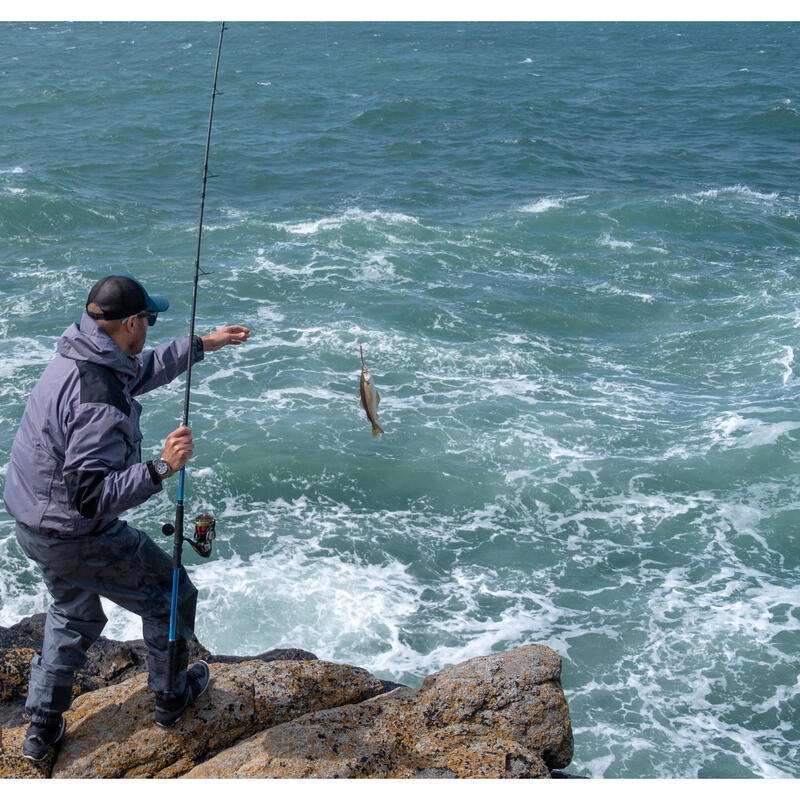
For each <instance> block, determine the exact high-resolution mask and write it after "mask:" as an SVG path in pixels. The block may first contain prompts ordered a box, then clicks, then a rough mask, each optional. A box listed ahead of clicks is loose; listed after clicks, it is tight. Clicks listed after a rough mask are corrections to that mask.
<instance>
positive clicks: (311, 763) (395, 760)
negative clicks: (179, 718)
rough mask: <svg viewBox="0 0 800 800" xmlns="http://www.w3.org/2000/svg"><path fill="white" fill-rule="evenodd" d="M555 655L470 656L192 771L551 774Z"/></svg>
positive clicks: (562, 728) (564, 735)
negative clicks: (419, 681)
mask: <svg viewBox="0 0 800 800" xmlns="http://www.w3.org/2000/svg"><path fill="white" fill-rule="evenodd" d="M560 677H561V660H560V658H559V657H558V655H557V654H556V653H554V652H553V651H552V650H550V649H549V648H547V647H544V646H542V645H529V646H527V647H522V648H519V649H517V650H512V651H510V652H507V653H495V654H492V655H490V656H483V657H480V658H473V659H471V660H470V661H467V662H465V663H463V664H458V665H456V666H454V667H448V668H447V669H444V670H442V671H441V672H438V673H436V674H434V675H431V676H429V677H428V678H426V679H425V681H424V682H423V685H422V688H421V689H418V690H415V689H409V688H400V689H396V690H394V691H393V692H391V693H389V694H385V695H381V696H378V697H373V698H371V699H368V700H365V701H364V702H361V703H359V704H357V705H350V706H343V707H337V708H332V709H328V710H325V711H319V712H315V713H310V714H307V715H306V716H304V717H302V718H298V719H295V720H293V721H291V722H287V723H285V724H283V725H279V726H277V727H275V728H271V729H268V730H266V731H264V732H262V733H259V734H257V735H255V736H253V737H251V738H250V739H248V740H247V741H246V742H243V743H241V744H239V745H237V746H236V747H232V748H229V749H228V750H226V751H224V752H222V753H220V754H219V755H217V756H215V757H213V758H211V759H209V760H208V761H206V762H205V763H203V764H200V765H199V766H197V767H195V768H194V769H192V770H190V771H189V772H188V774H187V775H186V777H189V778H224V777H227V778H311V777H314V778H355V777H375V778H378V777H381V778H415V777H421V778H426V777H457V778H478V777H484V778H522V777H525V778H533V777H536V778H549V777H550V770H551V769H555V768H560V767H565V766H566V765H567V764H569V762H570V761H571V760H572V754H573V741H572V729H571V726H570V721H569V709H568V706H567V702H566V699H565V698H564V694H563V692H562V690H561V683H560Z"/></svg>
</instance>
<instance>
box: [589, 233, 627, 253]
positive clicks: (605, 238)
mask: <svg viewBox="0 0 800 800" xmlns="http://www.w3.org/2000/svg"><path fill="white" fill-rule="evenodd" d="M597 244H599V245H601V246H602V247H611V248H613V249H618V248H623V249H625V250H630V249H631V248H632V247H633V246H634V244H633V242H626V241H619V240H618V239H615V238H614V237H613V236H611V234H610V233H604V234H603V235H602V236H601V237H600V238H599V239H598V240H597Z"/></svg>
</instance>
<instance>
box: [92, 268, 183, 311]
mask: <svg viewBox="0 0 800 800" xmlns="http://www.w3.org/2000/svg"><path fill="white" fill-rule="evenodd" d="M92 304H94V306H96V308H94V309H92V310H91V311H90V310H89V306H90V305H92ZM168 308H169V301H168V300H167V299H166V298H164V297H157V296H152V297H151V296H150V295H149V294H147V292H146V291H145V289H144V286H142V284H141V283H139V281H137V280H136V278H134V277H133V276H132V275H126V274H123V275H108V276H106V277H105V278H101V279H100V280H99V281H97V283H96V284H95V285H94V286H92V290H91V291H90V292H89V299H88V300H87V301H86V313H87V314H88V315H89V316H90V317H91V318H92V319H122V318H123V317H129V316H131V314H138V313H140V312H142V311H166V310H167V309H168ZM97 309H99V311H98V310H97Z"/></svg>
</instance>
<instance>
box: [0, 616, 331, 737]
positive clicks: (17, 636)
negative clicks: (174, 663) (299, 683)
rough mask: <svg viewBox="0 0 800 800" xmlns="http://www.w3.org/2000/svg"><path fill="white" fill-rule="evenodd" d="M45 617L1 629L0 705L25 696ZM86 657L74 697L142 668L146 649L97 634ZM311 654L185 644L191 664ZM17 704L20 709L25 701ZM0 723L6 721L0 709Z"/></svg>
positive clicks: (294, 658) (307, 657)
mask: <svg viewBox="0 0 800 800" xmlns="http://www.w3.org/2000/svg"><path fill="white" fill-rule="evenodd" d="M45 616H46V615H45V614H35V615H34V616H32V617H26V618H25V619H23V620H21V621H20V622H18V623H17V624H16V625H14V626H12V627H11V628H2V627H0V703H4V702H7V701H9V700H11V701H13V700H19V699H24V698H25V697H27V694H28V680H29V678H30V662H31V658H32V657H33V654H34V653H35V652H37V651H39V650H41V647H42V638H43V636H44V621H45ZM86 656H87V657H86V664H85V665H84V666H83V667H82V668H81V669H80V670H79V671H78V672H77V673H76V675H75V684H74V686H73V688H72V696H73V698H75V697H78V696H80V695H82V694H84V693H85V692H92V691H94V690H95V689H100V688H102V687H103V686H111V685H114V684H118V683H122V682H123V681H126V680H128V679H129V678H132V677H133V676H134V675H140V674H141V673H143V672H147V647H146V645H145V643H144V641H143V640H142V639H136V640H134V641H130V642H117V641H114V640H113V639H106V637H105V636H101V637H100V638H99V639H98V640H97V641H96V642H95V643H94V644H93V645H92V646H91V647H90V648H89V650H88V652H87V654H86ZM316 658H317V657H316V656H315V655H314V654H313V653H309V652H308V651H307V650H298V649H284V650H269V651H267V652H265V653H261V654H260V655H257V656H225V655H213V654H211V653H209V651H208V650H207V649H206V648H205V647H203V645H201V644H200V642H198V641H197V639H195V638H193V639H192V640H191V641H190V642H189V660H190V662H191V661H196V660H197V659H203V660H205V661H207V662H209V663H223V664H238V663H241V662H243V661H313V660H315V659H316ZM17 707H18V708H20V709H22V708H23V707H24V703H20V704H18V706H17ZM17 707H15V709H16V708H17ZM13 716H14V715H11V717H12V718H13ZM18 721H19V722H21V720H18ZM0 723H2V724H6V723H5V721H4V719H3V715H2V714H1V713H0Z"/></svg>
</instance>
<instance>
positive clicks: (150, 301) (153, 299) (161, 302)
mask: <svg viewBox="0 0 800 800" xmlns="http://www.w3.org/2000/svg"><path fill="white" fill-rule="evenodd" d="M144 296H145V298H146V299H147V310H148V311H166V310H167V309H168V308H169V300H167V298H166V297H159V296H158V295H150V294H147V292H145V293H144Z"/></svg>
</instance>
